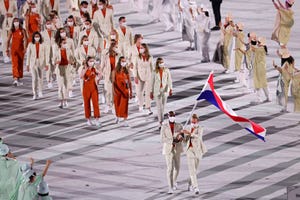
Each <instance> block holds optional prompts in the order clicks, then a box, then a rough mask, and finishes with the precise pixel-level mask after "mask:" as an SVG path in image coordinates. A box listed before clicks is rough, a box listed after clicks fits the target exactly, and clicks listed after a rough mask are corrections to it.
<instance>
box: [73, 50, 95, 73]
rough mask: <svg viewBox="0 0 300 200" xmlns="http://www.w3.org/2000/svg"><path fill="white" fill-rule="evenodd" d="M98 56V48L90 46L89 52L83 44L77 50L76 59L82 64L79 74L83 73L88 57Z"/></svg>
mask: <svg viewBox="0 0 300 200" xmlns="http://www.w3.org/2000/svg"><path fill="white" fill-rule="evenodd" d="M89 56H90V57H96V49H95V48H94V47H92V46H88V51H87V53H86V52H85V50H84V47H83V45H81V46H79V47H78V48H77V49H76V51H75V59H76V61H77V63H78V64H79V65H80V67H79V69H78V74H81V70H82V69H83V62H84V61H85V60H86V59H87V57H89Z"/></svg>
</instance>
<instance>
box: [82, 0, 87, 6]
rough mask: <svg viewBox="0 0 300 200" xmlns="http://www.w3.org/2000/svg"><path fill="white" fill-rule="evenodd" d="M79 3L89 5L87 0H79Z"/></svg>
mask: <svg viewBox="0 0 300 200" xmlns="http://www.w3.org/2000/svg"><path fill="white" fill-rule="evenodd" d="M80 5H81V6H83V5H89V3H88V2H87V1H81V3H80Z"/></svg>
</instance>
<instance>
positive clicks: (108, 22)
mask: <svg viewBox="0 0 300 200" xmlns="http://www.w3.org/2000/svg"><path fill="white" fill-rule="evenodd" d="M113 16H114V13H113V10H112V9H110V8H106V15H105V17H104V16H103V14H102V11H101V10H100V9H99V10H97V11H96V12H95V13H94V19H93V23H97V24H98V25H99V26H100V29H101V31H102V32H103V33H104V34H105V35H104V37H108V35H109V33H110V31H111V29H113V28H114V21H113Z"/></svg>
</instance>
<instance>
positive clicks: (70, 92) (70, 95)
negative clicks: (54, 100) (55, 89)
mask: <svg viewBox="0 0 300 200" xmlns="http://www.w3.org/2000/svg"><path fill="white" fill-rule="evenodd" d="M69 97H70V98H73V97H74V95H73V91H72V90H71V91H69Z"/></svg>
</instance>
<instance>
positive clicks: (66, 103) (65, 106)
mask: <svg viewBox="0 0 300 200" xmlns="http://www.w3.org/2000/svg"><path fill="white" fill-rule="evenodd" d="M68 106H69V105H68V102H67V100H66V101H64V108H67V107H68Z"/></svg>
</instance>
